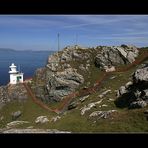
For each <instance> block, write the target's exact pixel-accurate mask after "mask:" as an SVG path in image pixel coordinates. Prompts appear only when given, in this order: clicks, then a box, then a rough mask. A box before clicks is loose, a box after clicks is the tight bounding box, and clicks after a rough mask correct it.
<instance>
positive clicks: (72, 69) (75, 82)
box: [33, 45, 138, 102]
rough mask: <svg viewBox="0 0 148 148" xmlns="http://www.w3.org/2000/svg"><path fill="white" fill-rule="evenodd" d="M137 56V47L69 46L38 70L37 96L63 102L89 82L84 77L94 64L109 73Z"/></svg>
mask: <svg viewBox="0 0 148 148" xmlns="http://www.w3.org/2000/svg"><path fill="white" fill-rule="evenodd" d="M137 56H138V49H137V48H136V47H135V46H126V45H122V46H112V47H107V46H98V47H96V48H82V47H79V46H67V47H65V48H64V49H63V50H62V51H59V52H57V53H54V54H53V55H50V56H49V57H48V60H47V64H46V66H45V67H44V68H41V69H38V70H37V71H36V73H35V78H34V80H35V85H34V88H33V89H34V92H35V94H36V96H37V97H38V98H40V99H42V100H43V101H45V102H49V101H52V100H53V101H61V100H62V99H63V98H64V97H65V96H67V95H69V94H71V93H73V92H74V91H75V90H76V89H78V88H79V86H80V85H81V84H83V83H84V82H85V79H84V77H86V75H87V74H88V75H89V73H91V71H90V67H92V64H93V66H95V65H96V66H97V67H99V68H100V67H101V68H104V69H105V70H106V71H107V72H109V71H115V66H117V65H123V64H127V63H132V62H133V61H134V60H135V58H136V57H137ZM84 87H86V86H84Z"/></svg>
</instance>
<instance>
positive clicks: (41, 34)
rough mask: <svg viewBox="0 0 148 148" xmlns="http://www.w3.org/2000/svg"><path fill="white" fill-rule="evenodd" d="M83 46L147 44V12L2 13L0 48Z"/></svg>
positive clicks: (41, 48) (25, 48)
mask: <svg viewBox="0 0 148 148" xmlns="http://www.w3.org/2000/svg"><path fill="white" fill-rule="evenodd" d="M58 33H60V48H63V47H65V46H67V45H74V44H76V36H77V43H78V44H79V45H81V46H85V47H89V46H94V47H95V46H97V45H121V44H132V45H136V46H138V47H142V46H148V15H0V48H13V49H17V50H28V49H31V50H57V47H58V46H57V34H58Z"/></svg>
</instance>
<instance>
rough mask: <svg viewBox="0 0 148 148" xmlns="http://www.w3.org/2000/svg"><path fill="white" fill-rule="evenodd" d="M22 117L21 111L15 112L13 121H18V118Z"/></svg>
mask: <svg viewBox="0 0 148 148" xmlns="http://www.w3.org/2000/svg"><path fill="white" fill-rule="evenodd" d="M21 115H22V112H21V111H20V110H19V111H17V112H14V113H12V114H11V116H12V120H16V119H17V118H19V117H20V116H21Z"/></svg>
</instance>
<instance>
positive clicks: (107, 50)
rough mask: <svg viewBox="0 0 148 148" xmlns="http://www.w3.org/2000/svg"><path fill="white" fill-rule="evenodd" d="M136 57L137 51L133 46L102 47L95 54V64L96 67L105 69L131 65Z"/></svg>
mask: <svg viewBox="0 0 148 148" xmlns="http://www.w3.org/2000/svg"><path fill="white" fill-rule="evenodd" d="M137 56H138V49H137V48H136V47H133V46H127V45H126V46H111V47H107V46H104V47H102V50H101V52H100V53H99V54H97V56H96V58H95V63H96V66H98V67H100V68H103V69H105V68H106V67H108V65H110V66H117V65H123V64H127V63H132V62H134V61H135V58H136V57H137ZM112 69H113V68H112ZM114 69H115V68H114Z"/></svg>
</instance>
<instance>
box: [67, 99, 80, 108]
mask: <svg viewBox="0 0 148 148" xmlns="http://www.w3.org/2000/svg"><path fill="white" fill-rule="evenodd" d="M77 105H78V103H77V102H76V101H74V102H72V103H70V104H69V105H68V110H71V109H74V108H76V107H77Z"/></svg>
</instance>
